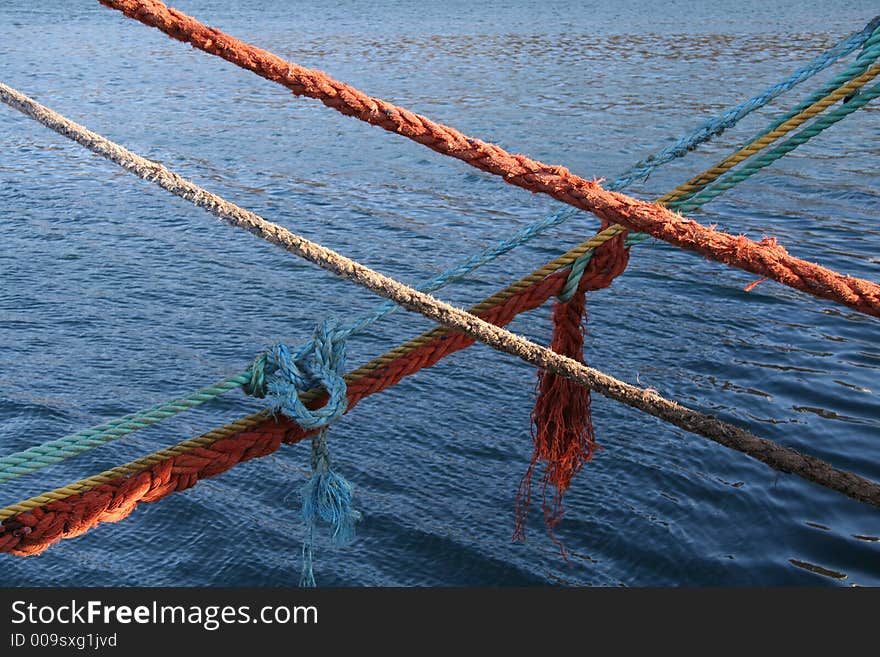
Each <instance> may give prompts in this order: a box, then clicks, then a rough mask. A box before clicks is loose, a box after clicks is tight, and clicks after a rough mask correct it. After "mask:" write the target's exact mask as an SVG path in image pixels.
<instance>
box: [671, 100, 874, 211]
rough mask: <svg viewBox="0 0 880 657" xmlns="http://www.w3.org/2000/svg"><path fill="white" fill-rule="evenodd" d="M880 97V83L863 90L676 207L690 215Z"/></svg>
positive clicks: (676, 204) (675, 205)
mask: <svg viewBox="0 0 880 657" xmlns="http://www.w3.org/2000/svg"><path fill="white" fill-rule="evenodd" d="M878 96H880V83H878V84H875V85H874V86H873V87H870V88H869V89H865V90H862V92H861V93H859V94H857V95H856V96H853V97H852V98H851V99H850V100H849V101H848V102H846V103H844V104H842V105H840V106H839V107H837V108H835V109H834V110H832V111H830V112H828V113H827V114H824V115H823V116H822V117H820V118H818V119H816V120H815V121H814V122H813V123H811V124H810V125H809V126H808V127H806V128H804V129H803V130H801V131H800V132H799V133H797V134H796V135H795V136H794V137H792V138H791V139H788V140H787V141H785V142H783V143H781V144H779V145H778V146H776V147H774V148H772V149H770V150H769V151H766V152H765V153H763V154H762V155H759V156H757V157H755V158H753V159H752V160H750V161H749V164H747V165H746V166H744V167H742V168H741V169H737V170H735V171H733V172H731V173H730V174H728V175H727V176H725V177H724V178H721V179H719V180H718V181H717V182H715V184H713V185H711V186H710V187H707V188H705V189H703V190H702V191H701V192H700V193H699V194H697V195H696V196H694V197H693V198H691V199H690V200H689V201H688V202H687V203H683V204H678V203H675V204H672V205H673V206H674V207H675V209H676V210H678V211H680V212H690V211H692V210H695V209H696V208H698V207H700V206H701V205H703V204H704V203H708V202H709V201H711V200H712V199H714V198H716V197H717V196H719V195H721V194H723V193H724V192H726V191H727V190H728V189H730V188H731V187H733V186H734V185H738V184H739V183H741V182H742V181H743V180H745V179H746V178H748V177H750V176H752V175H754V174H755V173H757V172H758V171H760V170H761V169H763V168H764V167H767V166H769V165H771V164H773V163H774V162H775V161H776V160H778V159H779V158H781V157H782V156H783V155H786V154H788V153H790V152H791V151H793V150H794V149H795V148H797V147H798V146H800V145H801V144H804V143H806V142H807V141H809V140H810V139H811V138H813V137H815V136H816V135H818V134H819V133H820V132H822V131H823V130H825V129H826V128H828V127H830V126H832V125H834V124H835V123H837V122H838V121H840V120H841V119H844V118H846V117H847V116H849V115H850V114H852V113H853V112H855V111H856V110H858V109H861V108H862V107H864V106H865V105H867V104H868V103H869V102H871V101H872V100H874V99H875V98H877V97H878Z"/></svg>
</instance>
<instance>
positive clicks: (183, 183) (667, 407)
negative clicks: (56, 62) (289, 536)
mask: <svg viewBox="0 0 880 657" xmlns="http://www.w3.org/2000/svg"><path fill="white" fill-rule="evenodd" d="M0 100H2V101H3V102H4V103H6V104H7V105H9V106H10V107H13V108H14V109H17V110H18V111H20V112H22V113H24V114H26V115H27V116H29V117H31V118H33V119H34V120H36V121H38V122H39V123H41V124H43V125H44V126H46V127H48V128H51V129H52V130H54V131H55V132H57V133H59V134H61V135H63V136H65V137H67V138H68V139H71V140H73V141H76V142H77V143H79V144H81V145H82V146H84V147H86V148H87V149H89V150H90V151H92V152H93V153H96V154H98V155H101V156H102V157H104V158H106V159H108V160H110V161H111V162H114V163H115V164H118V165H119V166H120V167H122V168H123V169H126V170H127V171H130V172H131V173H133V174H135V175H136V176H138V177H140V178H143V179H144V180H148V181H150V182H152V183H154V184H156V185H158V186H159V187H161V188H162V189H165V190H166V191H169V192H171V193H172V194H174V195H176V196H179V197H180V198H182V199H185V200H187V201H189V202H190V203H192V204H194V205H196V206H198V207H200V208H203V209H205V210H207V211H208V212H210V213H212V214H213V215H215V216H217V217H219V218H220V219H222V220H224V221H226V222H227V223H230V224H232V225H233V226H237V227H239V228H244V229H245V230H247V231H249V232H251V233H253V234H254V235H257V236H259V237H261V238H263V239H264V240H266V241H268V242H271V243H272V244H275V245H277V246H280V247H281V248H283V249H285V250H286V251H289V252H290V253H292V254H294V255H296V256H298V257H300V258H303V259H305V260H308V261H309V262H312V263H314V264H316V265H318V266H319V267H322V268H323V269H326V270H328V271H331V272H333V273H334V274H337V275H338V276H341V277H342V278H345V279H347V280H350V281H352V282H354V283H357V284H358V285H360V286H362V287H365V288H367V289H368V290H371V291H372V292H375V293H376V294H378V295H380V296H382V297H385V298H387V299H391V300H393V301H394V302H395V303H398V304H400V305H401V306H403V307H404V308H406V309H407V310H410V311H413V312H417V313H420V314H422V315H424V316H425V317H428V318H430V319H433V320H434V321H436V322H438V323H440V324H443V325H444V326H447V327H449V328H452V329H455V330H457V331H461V332H462V333H464V334H466V335H468V336H470V337H472V338H474V339H476V340H479V341H480V342H483V343H485V344H488V345H489V346H491V347H492V348H494V349H496V350H498V351H503V352H505V353H508V354H511V355H513V356H516V357H517V358H520V359H522V360H524V361H526V362H527V363H531V364H532V365H535V366H537V367H540V368H542V369H546V370H549V371H552V372H555V373H557V374H559V375H561V376H564V377H566V378H568V379H570V380H572V381H575V382H577V383H579V384H580V385H583V386H586V387H588V388H591V389H593V390H595V391H597V392H599V393H600V394H602V395H604V396H606V397H609V398H611V399H614V400H616V401H619V402H622V403H624V404H626V405H627V406H631V407H633V408H637V409H639V410H641V411H644V412H645V413H648V414H650V415H653V416H654V417H657V418H660V419H661V420H664V421H666V422H669V423H671V424H674V425H675V426H677V427H679V428H681V429H684V430H686V431H689V432H691V433H696V434H699V435H701V436H705V437H706V438H709V439H710V440H713V441H715V442H717V443H720V444H721V445H724V446H726V447H729V448H731V449H735V450H737V451H739V452H743V453H744V454H747V455H749V456H751V457H752V458H755V459H757V460H759V461H762V462H763V463H766V464H767V465H769V466H770V467H772V468H774V469H775V470H779V471H782V472H789V473H792V474H797V475H798V476H800V477H803V478H804V479H808V480H810V481H813V482H815V483H818V484H820V485H822V486H825V487H827V488H831V489H833V490H836V491H838V492H841V493H843V494H844V495H848V496H849V497H852V498H854V499H857V500H860V501H862V502H867V503H869V504H873V505H874V506H878V507H880V485H878V484H877V483H875V482H872V481H870V480H868V479H865V478H863V477H860V476H859V475H856V474H855V473H852V472H848V471H845V470H840V469H837V468H834V467H833V466H831V465H830V464H828V463H826V462H825V461H822V460H820V459H817V458H814V457H812V456H808V455H805V454H801V453H799V452H797V451H795V450H792V449H789V448H787V447H783V446H781V445H778V444H776V443H773V442H771V441H769V440H767V439H765V438H760V437H758V436H755V435H753V434H751V433H750V432H748V431H746V430H744V429H741V428H739V427H736V426H734V425H732V424H729V423H727V422H722V421H721V420H718V419H717V418H715V417H712V416H710V415H706V414H704V413H700V412H698V411H694V410H692V409H689V408H687V407H685V406H682V405H680V404H678V403H676V402H673V401H670V400H668V399H665V398H664V397H662V396H660V395H659V394H657V393H655V392H653V391H650V390H645V389H642V388H638V387H636V386H632V385H630V384H628V383H624V382H623V381H620V380H618V379H615V378H613V377H611V376H609V375H607V374H604V373H603V372H600V371H599V370H596V369H594V368H592V367H588V366H586V365H584V364H582V363H579V362H577V361H575V360H573V359H571V358H568V357H566V356H562V355H560V354H557V353H556V352H554V351H551V350H550V349H547V348H545V347H542V346H540V345H538V344H535V343H534V342H531V341H529V340H527V339H525V338H523V337H521V336H518V335H515V334H514V333H511V332H510V331H508V330H506V329H503V328H500V327H498V326H495V325H494V324H490V323H488V322H486V321H484V320H482V319H480V318H479V317H476V316H474V315H471V314H470V313H468V312H466V311H464V310H461V309H458V308H455V307H454V306H451V305H449V304H447V303H444V302H442V301H440V300H438V299H435V298H434V297H432V296H430V295H428V294H424V293H422V292H419V291H418V290H415V289H413V288H411V287H409V286H407V285H404V284H402V283H400V282H398V281H395V280H394V279H392V278H389V277H387V276H384V275H383V274H380V273H378V272H376V271H373V270H372V269H370V268H368V267H365V266H364V265H362V264H360V263H358V262H355V261H354V260H351V259H350V258H347V257H345V256H343V255H341V254H339V253H336V252H335V251H332V250H331V249H328V248H325V247H323V246H321V245H320V244H316V243H315V242H312V241H310V240H308V239H306V238H304V237H302V236H300V235H297V234H295V233H292V232H291V231H289V230H287V229H286V228H284V227H282V226H279V225H278V224H275V223H272V222H270V221H267V220H266V219H263V218H262V217H260V216H258V215H256V214H254V213H253V212H250V211H248V210H245V209H243V208H240V207H239V206H237V205H235V204H233V203H230V202H229V201H226V200H224V199H223V198H221V197H219V196H217V195H216V194H212V193H211V192H208V191H207V190H205V189H202V188H201V187H199V186H198V185H195V184H194V183H192V182H190V181H188V180H186V179H184V178H182V177H180V176H178V175H177V174H175V173H173V172H172V171H170V170H169V169H167V168H166V167H164V166H162V165H161V164H159V163H157V162H152V161H150V160H147V159H145V158H143V157H141V156H139V155H137V154H135V153H132V152H131V151H129V150H128V149H126V148H123V147H122V146H120V145H118V144H115V143H113V142H112V141H110V140H108V139H106V138H104V137H102V136H100V135H98V134H96V133H94V132H92V131H90V130H88V129H86V128H85V127H83V126H81V125H79V124H77V123H74V122H73V121H70V120H69V119H67V118H65V117H63V116H61V115H60V114H58V113H57V112H54V111H52V110H50V109H49V108H47V107H45V106H43V105H41V104H39V103H37V102H36V101H34V100H32V99H31V98H29V97H27V96H25V95H24V94H22V93H20V92H18V91H16V90H14V89H12V88H10V87H8V86H6V85H5V84H2V83H0Z"/></svg>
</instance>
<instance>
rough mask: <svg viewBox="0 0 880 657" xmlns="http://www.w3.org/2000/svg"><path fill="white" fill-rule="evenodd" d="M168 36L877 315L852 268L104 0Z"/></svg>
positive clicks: (136, 4)
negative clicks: (829, 265) (739, 232)
mask: <svg viewBox="0 0 880 657" xmlns="http://www.w3.org/2000/svg"><path fill="white" fill-rule="evenodd" d="M100 1H101V3H102V4H104V5H106V6H108V7H110V8H113V9H118V10H120V11H122V12H123V13H124V14H125V15H127V16H129V17H131V18H134V19H136V20H138V21H140V22H142V23H144V24H146V25H149V26H151V27H156V28H158V29H160V30H162V31H163V32H165V33H166V34H168V35H169V36H171V37H173V38H175V39H178V40H180V41H183V42H185V43H189V44H191V45H192V46H194V47H196V48H199V49H200V50H203V51H205V52H207V53H209V54H212V55H217V56H219V57H222V58H223V59H225V60H227V61H229V62H231V63H233V64H235V65H237V66H240V67H241V68H244V69H246V70H249V71H252V72H254V73H256V74H257V75H260V76H262V77H264V78H266V79H268V80H271V81H274V82H277V83H279V84H282V85H283V86H285V87H287V88H288V89H290V90H291V91H292V92H293V93H294V94H296V95H299V96H307V97H309V98H314V99H317V100H320V101H321V102H322V103H324V104H325V105H327V106H328V107H332V108H333V109H335V110H337V111H338V112H340V113H342V114H344V115H346V116H352V117H355V118H358V119H360V120H361V121H364V122H366V123H369V124H371V125H375V126H378V127H380V128H383V129H384V130H387V131H389V132H393V133H397V134H400V135H403V136H405V137H407V138H409V139H412V140H413V141H416V142H418V143H420V144H423V145H425V146H427V147H428V148H431V149H432V150H435V151H437V152H438V153H442V154H444V155H449V156H450V157H455V158H457V159H460V160H462V161H464V162H466V163H467V164H470V165H471V166H473V167H476V168H477V169H480V170H482V171H486V172H488V173H491V174H494V175H497V176H500V177H502V178H503V179H504V180H505V181H506V182H508V183H510V184H512V185H516V186H518V187H522V188H523V189H526V190H528V191H531V192H540V193H544V194H548V195H550V196H552V197H553V198H555V199H557V200H559V201H562V202H563V203H567V204H569V205H572V206H574V207H577V208H580V209H582V210H586V211H588V212H592V213H593V214H595V215H596V216H597V217H599V218H600V219H602V220H604V221H606V222H608V223H619V224H621V225H622V226H625V227H626V228H628V229H630V230H633V231H638V232H645V233H648V234H650V235H652V236H653V237H656V238H658V239H661V240H663V241H665V242H669V243H670V244H673V245H675V246H678V247H680V248H683V249H686V250H689V251H693V252H695V253H698V254H700V255H702V256H704V257H706V258H709V259H710V260H715V261H718V262H723V263H725V264H727V265H731V266H734V267H738V268H740V269H745V270H746V271H749V272H751V273H753V274H757V275H759V276H763V277H766V278H769V279H773V280H775V281H777V282H780V283H783V284H784V285H788V286H790V287H793V288H795V289H798V290H801V291H802V292H807V293H809V294H812V295H814V296H816V297H819V298H823V299H829V300H832V301H836V302H838V303H841V304H844V305H846V306H849V307H850V308H853V309H854V310H858V311H859V312H863V313H866V314H869V315H873V316H875V317H880V285H878V284H876V283H874V282H871V281H866V280H863V279H859V278H854V277H851V276H845V275H842V274H839V273H837V272H833V271H831V270H829V269H826V268H824V267H821V266H819V265H817V264H814V263H810V262H806V261H804V260H800V259H798V258H795V257H792V256H791V255H789V253H788V251H786V249H785V248H784V247H783V246H782V245H780V244H778V243H777V242H776V240H775V239H772V238H765V239H764V240H762V241H760V242H755V241H753V240H750V239H748V238H747V237H745V236H734V235H730V234H728V233H724V232H722V231H716V230H714V229H712V228H710V227H707V226H703V225H702V224H699V223H697V222H695V221H693V220H690V219H686V218H684V217H682V216H681V215H679V214H677V213H675V212H672V211H671V210H667V209H666V208H663V207H661V206H659V205H656V204H653V203H648V202H645V201H639V200H637V199H634V198H631V197H628V196H626V195H624V194H620V193H617V192H611V191H608V190H605V189H602V187H601V186H600V184H599V182H598V181H595V180H593V181H588V180H585V179H584V178H581V177H579V176H576V175H574V174H572V173H571V172H570V171H569V170H568V169H566V168H565V167H562V166H557V165H547V164H544V163H542V162H538V161H536V160H533V159H531V158H529V157H526V156H524V155H512V154H510V153H508V152H507V151H505V150H504V149H502V148H500V147H499V146H496V145H494V144H489V143H486V142H483V141H481V140H478V139H473V138H470V137H467V136H466V135H464V134H462V133H461V132H459V131H458V130H455V129H454V128H450V127H448V126H444V125H441V124H438V123H435V122H433V121H431V120H430V119H428V118H426V117H424V116H420V115H418V114H415V113H413V112H410V111H409V110H406V109H404V108H402V107H398V106H396V105H394V104H392V103H390V102H387V101H384V100H381V99H379V98H374V97H372V96H369V95H367V94H365V93H364V92H362V91H359V90H358V89H355V88H353V87H351V86H349V85H347V84H344V83H342V82H339V81H338V80H334V79H333V78H331V77H329V76H328V75H326V74H324V73H322V72H320V71H317V70H314V69H309V68H305V67H303V66H300V65H298V64H294V63H292V62H288V61H286V60H284V59H282V58H281V57H278V56H277V55H274V54H272V53H270V52H268V51H266V50H263V49H261V48H257V47H256V46H253V45H250V44H247V43H244V42H242V41H240V40H238V39H236V38H234V37H232V36H229V35H227V34H225V33H223V32H221V31H220V30H217V29H214V28H209V27H207V26H206V25H204V24H202V23H200V22H199V21H198V20H196V19H195V18H192V17H191V16H188V15H186V14H184V13H182V12H180V11H177V10H176V9H169V8H168V7H167V6H166V5H165V4H164V3H162V2H159V1H158V0H100Z"/></svg>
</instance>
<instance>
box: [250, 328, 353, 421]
mask: <svg viewBox="0 0 880 657" xmlns="http://www.w3.org/2000/svg"><path fill="white" fill-rule="evenodd" d="M346 336H347V333H346V332H344V331H343V330H342V329H341V328H340V327H339V325H338V324H337V322H336V321H335V320H333V319H328V320H325V321H324V322H322V323H321V324H320V325H319V326H318V328H316V329H315V334H314V336H313V338H312V340H311V342H307V343H306V344H304V345H303V346H302V347H300V348H299V349H298V350H297V351H296V352H295V353H291V351H290V349H289V348H288V347H287V346H286V345H283V344H279V345H275V346H274V347H272V348H271V349H270V350H269V351H268V352H267V353H265V354H263V355H262V356H260V357H259V358H258V359H257V360H256V361H255V362H254V365H253V366H252V367H251V382H250V385H249V386H248V391H249V392H251V394H254V395H255V396H258V397H259V396H262V395H261V394H260V393H263V395H265V394H266V393H268V394H270V395H272V397H273V398H274V399H273V402H272V409H273V410H274V411H281V412H282V413H284V414H285V415H287V416H288V417H290V418H291V419H293V420H294V421H295V422H296V423H297V424H299V425H300V426H301V427H302V428H303V429H319V428H321V427H325V426H327V425H328V424H330V423H331V422H333V421H334V420H336V419H337V418H338V417H340V416H341V415H342V414H343V413H345V409H346V408H347V407H348V397H347V396H346V392H347V386H346V384H345V379H344V378H343V377H342V375H343V372H344V370H345V338H346ZM319 387H320V388H324V389H325V390H326V391H327V394H328V395H329V399H328V401H327V403H326V404H325V405H324V406H322V407H321V408H317V409H315V410H311V409H309V408H306V406H305V404H303V403H302V401H301V400H300V398H299V396H300V394H301V393H303V392H306V391H307V390H311V389H312V388H319Z"/></svg>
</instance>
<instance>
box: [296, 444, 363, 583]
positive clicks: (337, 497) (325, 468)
mask: <svg viewBox="0 0 880 657" xmlns="http://www.w3.org/2000/svg"><path fill="white" fill-rule="evenodd" d="M311 464H312V476H311V478H310V479H309V480H308V481H307V482H306V483H305V485H303V487H302V488H301V489H300V496H301V498H302V517H303V521H304V522H305V523H306V527H307V528H308V533H307V534H306V539H305V540H304V541H303V547H302V556H303V564H302V574H301V575H300V581H299V585H300V586H315V573H314V570H313V562H314V539H315V529H316V528H317V525H318V522H319V521H320V520H323V521H324V522H327V523H330V526H331V527H332V531H331V533H330V538H331V540H332V542H333V544H334V545H346V544H348V543H350V542H351V540H352V539H353V538H354V534H355V525H356V524H357V522H358V521H359V520H360V518H361V514H360V512H358V511H356V510H355V509H354V508H353V507H352V493H353V490H352V486H351V484H350V483H348V481H346V480H345V478H344V477H342V475H340V474H338V473H337V472H335V471H334V470H333V469H332V468H331V467H330V451H329V450H328V448H327V430H326V429H322V430H321V431H320V432H319V433H318V435H316V436H315V437H314V438H312V457H311Z"/></svg>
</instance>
